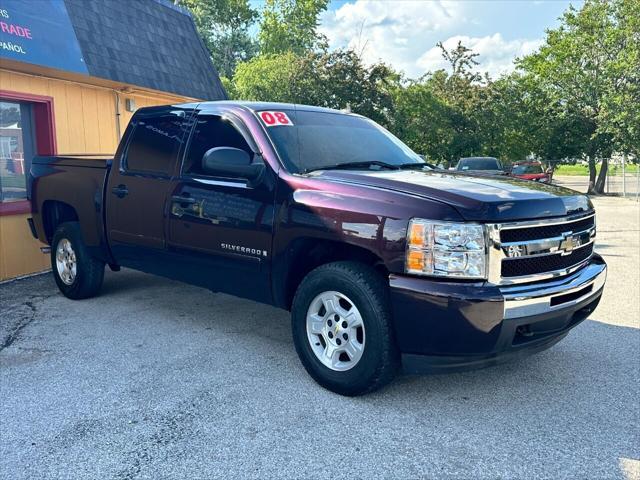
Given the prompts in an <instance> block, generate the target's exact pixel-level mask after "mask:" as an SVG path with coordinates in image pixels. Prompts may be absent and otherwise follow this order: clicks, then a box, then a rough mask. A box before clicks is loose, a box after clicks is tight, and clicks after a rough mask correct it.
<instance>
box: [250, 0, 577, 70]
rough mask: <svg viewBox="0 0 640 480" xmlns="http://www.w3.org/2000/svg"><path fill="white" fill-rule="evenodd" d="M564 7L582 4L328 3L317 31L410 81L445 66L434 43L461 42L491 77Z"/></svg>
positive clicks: (535, 40)
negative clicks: (400, 72)
mask: <svg viewBox="0 0 640 480" xmlns="http://www.w3.org/2000/svg"><path fill="white" fill-rule="evenodd" d="M256 3H258V4H259V2H256ZM570 4H573V5H574V6H575V7H580V6H581V5H582V1H572V2H570V1H567V0H545V1H541V0H510V1H509V0H494V1H486V0H466V1H453V0H407V1H404V0H334V1H333V2H332V3H331V5H330V7H329V9H328V11H327V12H325V13H324V14H323V15H322V17H321V25H320V30H321V31H322V33H324V34H325V35H326V36H327V37H328V38H329V44H330V46H331V47H332V48H339V47H347V46H350V47H353V48H355V49H356V50H357V51H361V52H362V57H363V59H364V60H365V61H366V62H369V63H372V62H375V61H378V60H382V61H384V62H386V63H389V64H391V65H392V66H394V67H395V68H397V69H399V70H402V71H404V72H405V73H406V74H407V76H409V77H414V78H415V77H418V76H420V75H422V74H424V73H426V72H427V71H429V70H435V69H437V68H442V67H444V66H445V65H444V63H443V62H442V59H441V55H440V52H439V50H438V49H437V48H436V47H435V44H436V43H437V42H438V41H442V42H444V43H445V46H448V47H450V46H455V45H456V44H457V41H458V40H462V41H463V43H464V44H465V45H467V46H469V47H472V48H473V49H474V51H476V52H477V53H479V54H480V57H479V60H480V62H481V65H480V67H479V68H480V70H482V71H484V70H487V71H489V72H490V73H491V74H492V75H494V76H497V75H499V74H500V73H503V72H508V71H510V70H511V69H512V62H513V59H514V58H515V57H517V56H521V55H524V54H527V53H530V52H532V51H534V50H535V49H536V48H537V47H538V46H539V45H540V42H541V41H542V39H543V38H544V31H545V29H547V28H550V27H555V26H557V25H558V20H557V19H558V17H559V16H560V15H561V14H562V12H563V11H564V10H565V9H566V8H568V7H569V5H570Z"/></svg>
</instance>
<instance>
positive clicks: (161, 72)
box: [64, 0, 227, 100]
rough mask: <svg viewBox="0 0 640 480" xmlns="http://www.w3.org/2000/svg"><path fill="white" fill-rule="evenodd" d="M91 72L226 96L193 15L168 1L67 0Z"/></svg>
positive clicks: (192, 92)
mask: <svg viewBox="0 0 640 480" xmlns="http://www.w3.org/2000/svg"><path fill="white" fill-rule="evenodd" d="M64 3H65V5H66V6H67V11H68V12H69V18H70V19H71V23H72V25H73V28H74V30H75V32H76V36H77V37H78V42H79V43H80V49H81V50H82V54H83V57H84V61H85V63H86V65H87V68H88V70H89V75H91V76H94V77H100V78H106V79H108V80H113V81H117V82H122V83H128V84H131V85H137V86H140V87H147V88H152V89H155V90H160V91H163V92H171V93H176V94H179V95H184V96H187V97H192V98H197V99H203V100H224V99H226V98H227V94H226V92H225V91H224V88H223V87H222V83H221V82H220V77H219V76H218V72H217V71H216V69H215V68H214V67H213V64H212V63H211V59H210V57H209V53H208V52H207V50H206V48H205V46H204V43H203V42H202V40H201V39H200V36H199V35H198V33H197V31H196V27H195V25H194V23H193V19H192V18H191V16H190V15H189V13H188V12H187V11H186V10H184V9H183V8H181V7H178V6H176V5H174V4H173V3H171V2H170V1H168V0H64Z"/></svg>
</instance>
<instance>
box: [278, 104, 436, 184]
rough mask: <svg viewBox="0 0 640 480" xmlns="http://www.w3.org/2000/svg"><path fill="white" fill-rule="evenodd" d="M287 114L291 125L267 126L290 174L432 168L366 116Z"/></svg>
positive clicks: (303, 112) (314, 113) (323, 113)
mask: <svg viewBox="0 0 640 480" xmlns="http://www.w3.org/2000/svg"><path fill="white" fill-rule="evenodd" d="M285 113H286V114H287V115H288V117H289V118H290V119H291V123H292V124H293V125H292V126H291V125H278V126H268V127H267V128H266V130H267V133H268V134H269V136H270V137H271V139H272V141H273V143H274V145H275V147H276V149H277V150H278V154H279V155H280V158H281V159H282V161H283V163H284V164H285V167H286V168H287V170H288V171H290V172H291V173H304V172H310V171H312V170H321V169H330V168H343V169H344V168H354V169H358V168H359V169H368V168H378V169H380V168H385V167H387V166H389V167H390V168H403V167H411V166H416V167H420V166H424V168H429V167H428V166H427V164H426V163H425V161H424V160H423V159H422V158H421V157H420V156H419V155H418V154H416V153H415V152H413V150H411V149H410V148H409V147H408V146H406V145H405V144H404V143H402V142H401V141H400V140H399V139H398V138H396V137H395V136H393V135H392V134H391V133H390V132H388V131H387V130H385V129H384V128H382V127H380V126H379V125H378V124H376V123H375V122H373V121H372V120H369V119H367V118H363V117H359V116H355V115H348V114H340V113H329V112H311V111H300V110H298V111H294V110H287V111H286V112H285ZM351 164H353V165H351Z"/></svg>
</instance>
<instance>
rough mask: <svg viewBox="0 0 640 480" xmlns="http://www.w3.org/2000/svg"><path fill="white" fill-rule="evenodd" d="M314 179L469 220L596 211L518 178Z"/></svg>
mask: <svg viewBox="0 0 640 480" xmlns="http://www.w3.org/2000/svg"><path fill="white" fill-rule="evenodd" d="M313 176H314V178H322V179H324V180H330V181H336V182H343V183H349V184H354V185H362V186H367V187H372V188H378V189H384V190H387V191H394V192H398V193H399V194H409V195H415V196H418V197H423V198H428V199H431V200H437V201H439V202H443V203H445V204H448V205H451V206H452V207H454V208H455V209H456V210H457V211H458V212H459V213H460V215H461V216H462V217H463V218H464V219H465V220H469V221H479V222H506V221H514V220H528V219H537V218H548V217H557V216H564V215H570V214H573V213H579V212H583V211H589V210H592V209H593V206H592V204H591V202H590V200H589V198H588V197H587V196H586V195H582V194H580V193H578V192H575V191H573V190H570V189H568V188H562V187H557V186H554V185H548V184H544V183H534V182H529V181H525V180H520V179H518V178H513V177H495V176H493V177H488V176H483V175H470V174H459V173H450V172H443V171H416V170H390V171H388V170H384V171H368V170H358V171H355V170H351V171H344V170H323V171H318V172H316V173H314V174H313Z"/></svg>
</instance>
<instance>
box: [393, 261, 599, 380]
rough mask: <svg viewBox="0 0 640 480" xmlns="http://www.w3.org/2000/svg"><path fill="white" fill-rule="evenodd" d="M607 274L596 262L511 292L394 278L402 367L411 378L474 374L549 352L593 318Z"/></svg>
mask: <svg viewBox="0 0 640 480" xmlns="http://www.w3.org/2000/svg"><path fill="white" fill-rule="evenodd" d="M606 275H607V266H606V264H605V262H604V260H603V259H602V257H600V256H599V255H594V256H593V257H592V259H591V261H590V263H589V264H588V265H587V266H585V267H584V268H582V269H580V270H578V271H577V272H574V273H573V274H571V275H569V276H566V277H563V278H561V279H551V280H548V281H545V282H537V283H534V284H528V285H514V286H508V287H498V286H495V285H490V284H487V283H466V284H465V283H460V282H457V283H454V282H439V281H434V280H428V279H423V278H416V277H406V276H395V275H392V276H391V277H390V286H391V301H392V307H393V312H394V328H395V336H396V340H397V342H398V346H399V348H400V350H401V352H402V354H403V367H404V369H405V370H406V371H408V372H434V371H451V370H459V369H469V368H478V367H483V366H487V365H492V364H496V363H499V362H501V361H504V360H507V359H509V358H511V357H514V356H522V355H528V354H531V353H535V352H537V351H540V350H544V349H545V348H549V347H550V346H552V345H553V344H555V343H556V342H558V341H559V340H561V339H562V338H563V337H564V336H565V335H566V334H567V333H568V332H569V330H570V329H571V328H573V327H574V326H576V325H577V324H578V323H580V322H581V321H582V320H584V319H585V318H587V317H588V316H589V314H590V313H591V312H593V310H594V309H595V308H596V306H597V305H598V303H599V301H600V297H601V296H602V291H603V287H604V283H605V280H606Z"/></svg>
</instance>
